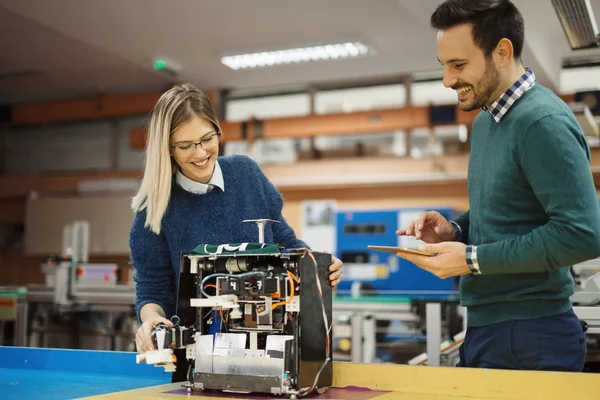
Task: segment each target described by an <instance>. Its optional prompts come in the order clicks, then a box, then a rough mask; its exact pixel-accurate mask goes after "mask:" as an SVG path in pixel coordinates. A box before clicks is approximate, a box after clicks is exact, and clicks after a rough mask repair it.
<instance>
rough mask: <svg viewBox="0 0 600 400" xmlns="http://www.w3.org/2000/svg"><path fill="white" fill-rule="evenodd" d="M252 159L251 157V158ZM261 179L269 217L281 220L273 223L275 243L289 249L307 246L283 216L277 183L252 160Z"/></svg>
mask: <svg viewBox="0 0 600 400" xmlns="http://www.w3.org/2000/svg"><path fill="white" fill-rule="evenodd" d="M249 160H250V159H249ZM250 162H251V163H252V166H253V168H254V169H255V172H256V174H257V175H258V177H259V180H260V182H261V184H262V187H263V190H264V195H265V198H266V200H267V204H268V206H269V218H270V219H274V220H276V221H281V223H279V224H272V229H273V239H274V240H275V243H278V244H279V245H280V246H283V247H285V248H287V249H292V248H302V247H307V248H308V246H307V245H306V243H304V242H303V241H302V240H300V239H298V238H297V237H296V233H295V232H294V229H292V227H291V226H289V225H288V223H287V222H286V220H285V218H284V217H283V214H282V212H281V211H282V210H283V196H282V195H281V193H279V191H278V190H277V188H276V187H275V185H273V184H272V183H271V181H269V179H268V178H267V177H266V176H265V174H264V173H263V172H262V170H261V169H260V167H259V165H258V164H257V163H256V162H254V161H253V160H250Z"/></svg>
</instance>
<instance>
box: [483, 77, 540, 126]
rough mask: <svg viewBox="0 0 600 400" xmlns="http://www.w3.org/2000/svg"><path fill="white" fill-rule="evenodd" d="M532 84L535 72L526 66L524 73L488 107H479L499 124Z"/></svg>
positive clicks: (533, 83)
mask: <svg viewBox="0 0 600 400" xmlns="http://www.w3.org/2000/svg"><path fill="white" fill-rule="evenodd" d="M533 85H535V74H534V73H533V71H532V70H531V69H529V68H527V70H526V71H525V73H524V74H523V75H521V77H520V78H519V79H517V81H516V82H515V83H513V84H512V86H511V87H509V88H508V90H507V91H506V92H504V94H503V95H502V96H500V98H499V99H498V100H496V101H494V102H493V103H492V105H491V106H490V107H489V108H488V107H486V106H483V107H481V109H482V110H483V111H487V112H488V113H490V115H491V116H492V118H494V121H496V123H497V124H499V123H500V121H501V120H502V117H504V116H505V115H506V113H508V110H510V108H511V107H512V105H513V104H515V103H516V102H517V100H519V99H520V98H521V97H522V96H523V94H524V93H525V92H527V91H528V90H529V89H531V88H532V87H533Z"/></svg>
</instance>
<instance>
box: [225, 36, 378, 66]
mask: <svg viewBox="0 0 600 400" xmlns="http://www.w3.org/2000/svg"><path fill="white" fill-rule="evenodd" d="M369 51H370V49H369V47H367V46H365V45H364V44H362V43H360V42H347V43H336V44H327V45H322V46H312V47H300V48H293V49H284V50H272V51H263V52H258V53H247V54H236V55H229V56H224V57H222V58H221V62H222V63H223V64H225V65H227V66H228V67H229V68H231V69H234V70H238V69H246V68H259V67H270V66H274V65H282V64H297V63H304V62H311V61H322V60H331V59H333V60H335V59H341V58H351V57H360V56H364V55H366V54H368V53H369Z"/></svg>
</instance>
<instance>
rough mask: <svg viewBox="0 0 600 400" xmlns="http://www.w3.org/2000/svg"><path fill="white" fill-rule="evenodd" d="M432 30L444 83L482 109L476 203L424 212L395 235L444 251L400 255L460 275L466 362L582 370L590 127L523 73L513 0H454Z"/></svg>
mask: <svg viewBox="0 0 600 400" xmlns="http://www.w3.org/2000/svg"><path fill="white" fill-rule="evenodd" d="M557 23H558V21H557ZM431 25H432V27H433V28H434V29H436V30H437V31H438V35H437V56H438V60H439V61H440V63H441V64H442V65H443V67H444V86H446V87H448V88H452V89H454V90H456V92H457V96H458V103H459V106H460V108H461V109H462V110H466V111H470V110H478V109H481V110H482V111H481V112H480V113H479V115H478V116H477V118H476V119H475V122H474V123H473V128H472V132H471V138H470V158H469V171H468V192H469V206H470V207H469V211H467V212H466V213H464V214H462V215H461V216H459V217H458V218H457V219H456V220H455V221H451V222H449V221H447V220H446V219H444V218H443V217H442V216H441V215H440V214H439V213H436V212H428V213H423V214H421V215H420V216H419V218H418V220H417V221H413V222H411V223H410V224H409V225H408V226H407V227H406V229H402V230H400V231H398V234H399V235H414V236H416V237H417V238H418V239H421V240H423V241H425V242H427V243H430V244H428V245H425V246H423V248H422V250H424V251H427V252H433V253H438V254H437V256H435V257H426V256H418V255H411V254H408V253H399V254H398V255H399V256H400V257H403V258H405V259H407V260H409V261H412V262H414V263H415V264H417V265H418V266H419V267H421V268H423V269H425V270H427V271H430V272H431V273H433V274H435V275H437V276H439V277H441V278H447V277H453V276H460V277H461V281H460V298H461V303H462V305H463V306H465V307H467V310H468V317H467V325H468V329H467V333H466V337H465V341H464V343H463V344H462V346H461V348H460V362H459V364H458V365H459V366H464V367H476V368H503V369H531V370H560V371H581V370H582V369H583V365H584V361H585V353H586V344H585V336H584V332H583V329H582V327H581V323H580V321H579V319H578V318H577V316H576V315H575V314H574V313H573V309H572V305H571V303H570V300H569V298H570V296H571V295H572V294H573V291H574V284H573V279H572V277H571V275H570V272H569V267H570V266H571V265H573V264H576V263H580V262H583V261H585V260H587V259H591V258H596V257H599V256H600V213H599V207H598V200H597V196H596V189H595V187H594V182H593V179H592V174H591V171H590V166H589V161H590V150H589V148H588V145H587V142H586V139H585V137H584V135H583V132H582V130H581V128H580V126H579V125H578V123H577V121H576V119H575V116H574V115H573V113H572V112H571V111H570V109H569V108H568V106H567V105H566V104H565V103H564V102H562V101H561V100H560V99H559V98H558V97H557V96H556V95H555V94H554V93H553V92H552V91H551V90H549V89H548V88H546V87H544V86H542V85H541V84H540V83H539V82H536V79H535V75H534V71H532V70H531V69H527V68H524V66H523V64H522V60H521V52H522V49H523V41H524V22H523V17H522V16H521V14H520V12H519V10H518V9H517V8H516V7H515V6H514V5H513V4H512V3H511V2H510V1H508V0H447V1H445V2H444V3H443V4H441V5H440V6H438V8H437V9H436V10H435V12H434V13H433V15H432V16H431Z"/></svg>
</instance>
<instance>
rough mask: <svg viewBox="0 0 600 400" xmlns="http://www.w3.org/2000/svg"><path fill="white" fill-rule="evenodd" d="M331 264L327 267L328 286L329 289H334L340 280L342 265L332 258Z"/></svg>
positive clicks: (338, 260)
mask: <svg viewBox="0 0 600 400" xmlns="http://www.w3.org/2000/svg"><path fill="white" fill-rule="evenodd" d="M332 261H333V262H332V263H331V265H330V266H329V284H330V285H331V287H336V286H337V285H338V284H339V283H340V280H341V279H342V270H343V265H342V261H341V260H340V259H339V258H337V257H333V256H332Z"/></svg>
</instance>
